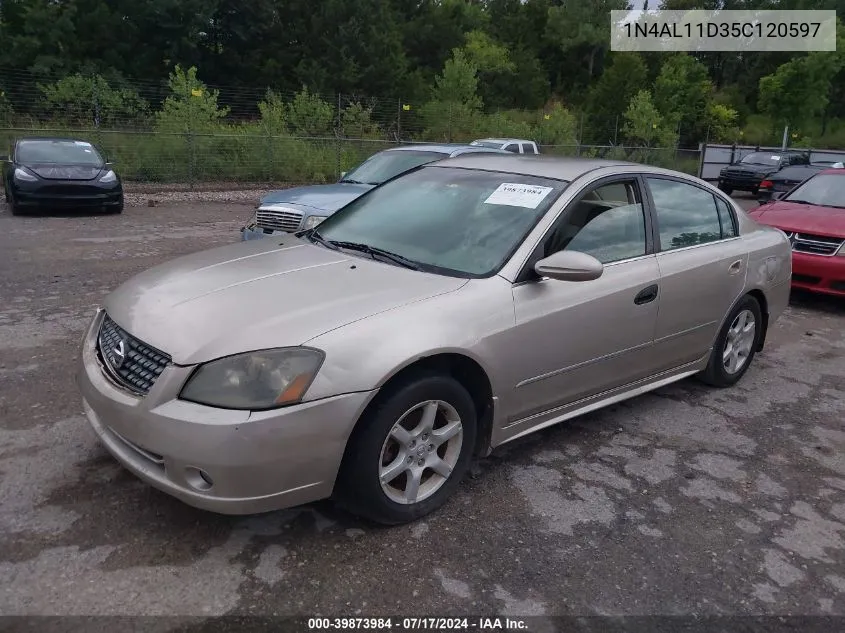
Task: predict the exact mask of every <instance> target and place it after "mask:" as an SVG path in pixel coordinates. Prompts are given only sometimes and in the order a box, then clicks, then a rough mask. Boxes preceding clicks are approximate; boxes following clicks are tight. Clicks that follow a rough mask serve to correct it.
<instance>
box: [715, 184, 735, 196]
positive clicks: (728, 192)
mask: <svg viewBox="0 0 845 633" xmlns="http://www.w3.org/2000/svg"><path fill="white" fill-rule="evenodd" d="M719 189H721V190H722V192H723V193H724V194H725V195H726V196H729V195H731V194H732V193H733V192H734V189H733V187H728V186H727V185H719Z"/></svg>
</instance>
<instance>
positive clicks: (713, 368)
mask: <svg viewBox="0 0 845 633" xmlns="http://www.w3.org/2000/svg"><path fill="white" fill-rule="evenodd" d="M749 317H750V318H751V319H753V323H752V325H753V331H749V330H748V324H749V320H748V319H749ZM741 323H745V325H741ZM762 327H763V314H762V312H761V310H760V304H759V303H758V302H757V300H756V299H755V298H754V297H752V296H750V295H745V296H744V297H743V298H742V299H741V300H740V301H739V303H737V304H736V305H735V306H734V308H733V310H731V312H730V314H729V315H728V318H727V319H725V323H724V325H722V329H721V330H720V331H719V336H717V337H716V343H715V344H714V345H713V351H712V353H711V354H710V360H709V362H708V363H707V368H706V369H705V370H704V372H702V374H701V376H700V377H701V379H702V380H703V381H704V382H706V383H707V384H709V385H712V386H714V387H730V386H732V385H735V384H736V383H737V382H739V379H740V378H742V377H743V376H744V375H745V372H746V371H748V368H749V367H750V366H751V362H752V361H753V360H754V356H755V354H756V353H757V345H758V344H759V342H760V337H761V336H762V334H763V330H762ZM737 328H740V330H739V332H738V331H737ZM742 332H744V333H745V335H744V336H742V334H741V333H742ZM730 349H732V350H733V352H734V353H733V354H731V355H730V356H729V358H727V359H726V358H725V356H726V354H729V351H728V350H730ZM737 352H739V353H738V354H737ZM735 363H741V364H740V365H739V366H738V367H736V369H734V370H733V371H731V369H730V366H731V364H734V366H735ZM726 364H727V366H726Z"/></svg>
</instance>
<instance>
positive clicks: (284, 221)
mask: <svg viewBox="0 0 845 633" xmlns="http://www.w3.org/2000/svg"><path fill="white" fill-rule="evenodd" d="M300 222H302V213H300V212H299V211H293V210H285V211H280V210H279V211H277V210H274V209H259V210H258V211H257V213H256V224H257V225H258V226H260V227H261V228H262V229H272V230H274V231H284V232H286V233H292V232H294V231H296V230H298V229H299V224H300Z"/></svg>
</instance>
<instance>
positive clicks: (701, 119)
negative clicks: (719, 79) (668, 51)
mask: <svg viewBox="0 0 845 633" xmlns="http://www.w3.org/2000/svg"><path fill="white" fill-rule="evenodd" d="M712 94H713V84H712V83H711V82H710V78H709V77H708V75H707V68H706V67H705V66H704V64H702V63H700V62H699V61H697V60H696V59H695V58H693V57H692V56H690V55H687V54H686V53H681V54H678V55H672V56H671V57H669V58H668V59H667V60H666V61H665V62H664V64H663V67H662V68H661V69H660V74H659V75H658V76H657V80H656V81H655V82H654V103H655V105H656V106H657V109H658V110H659V111H660V114H662V115H663V117H664V119H665V120H666V122H667V124H671V125H673V126H678V125H680V129H681V131H682V134H683V135H684V138H685V139H687V140H697V139H700V138H701V137H702V135H703V133H704V132H705V130H706V120H707V108H708V106H709V104H710V101H711V99H712Z"/></svg>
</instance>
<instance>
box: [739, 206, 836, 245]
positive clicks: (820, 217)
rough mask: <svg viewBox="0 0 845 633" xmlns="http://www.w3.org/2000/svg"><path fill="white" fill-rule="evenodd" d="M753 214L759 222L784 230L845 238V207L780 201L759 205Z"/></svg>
mask: <svg viewBox="0 0 845 633" xmlns="http://www.w3.org/2000/svg"><path fill="white" fill-rule="evenodd" d="M751 216H752V217H753V218H754V219H755V220H756V221H758V222H761V223H763V224H768V225H769V226H775V227H777V228H779V229H782V230H784V231H797V232H799V233H812V234H814V235H827V236H829V237H840V238H842V239H845V209H835V208H832V207H819V206H816V205H812V204H797V203H795V202H788V201H778V202H773V203H772V204H766V205H763V206H761V207H757V208H756V209H754V210H753V211H752V212H751Z"/></svg>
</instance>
